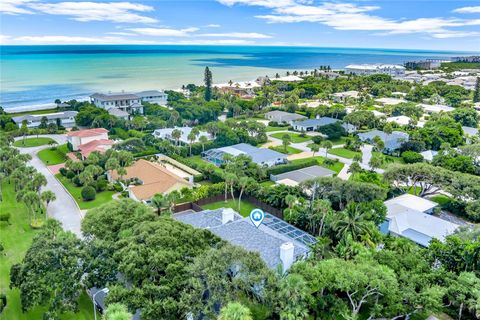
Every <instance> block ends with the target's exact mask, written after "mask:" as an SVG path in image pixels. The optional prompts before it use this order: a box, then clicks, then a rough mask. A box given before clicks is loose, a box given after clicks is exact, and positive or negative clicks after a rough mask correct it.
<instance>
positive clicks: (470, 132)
mask: <svg viewBox="0 0 480 320" xmlns="http://www.w3.org/2000/svg"><path fill="white" fill-rule="evenodd" d="M462 129H463V132H464V133H465V135H468V136H476V135H478V129H477V128H472V127H462Z"/></svg>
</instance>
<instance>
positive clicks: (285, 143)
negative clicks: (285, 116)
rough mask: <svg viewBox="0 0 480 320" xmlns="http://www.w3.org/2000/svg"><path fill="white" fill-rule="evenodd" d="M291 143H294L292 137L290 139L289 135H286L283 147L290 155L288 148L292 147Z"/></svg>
mask: <svg viewBox="0 0 480 320" xmlns="http://www.w3.org/2000/svg"><path fill="white" fill-rule="evenodd" d="M291 141H292V137H290V135H289V134H288V133H285V134H284V135H283V136H282V145H283V149H284V150H285V153H288V151H287V148H288V146H289V145H290V142H291Z"/></svg>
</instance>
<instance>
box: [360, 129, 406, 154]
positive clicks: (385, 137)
mask: <svg viewBox="0 0 480 320" xmlns="http://www.w3.org/2000/svg"><path fill="white" fill-rule="evenodd" d="M358 137H359V138H360V140H361V141H363V142H367V143H373V140H374V138H375V137H379V138H380V139H381V140H382V141H383V143H384V144H385V149H384V151H385V152H388V153H391V152H394V151H396V150H398V149H400V147H401V146H402V144H403V143H404V142H407V141H408V139H409V137H410V136H409V134H408V133H405V132H401V131H393V132H392V133H391V134H386V133H385V132H383V131H380V130H371V131H368V132H362V133H359V134H358Z"/></svg>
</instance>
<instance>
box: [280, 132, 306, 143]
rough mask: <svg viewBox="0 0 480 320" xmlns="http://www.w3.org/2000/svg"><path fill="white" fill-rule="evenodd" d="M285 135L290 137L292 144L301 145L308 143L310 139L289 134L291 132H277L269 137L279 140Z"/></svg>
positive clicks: (296, 134)
mask: <svg viewBox="0 0 480 320" xmlns="http://www.w3.org/2000/svg"><path fill="white" fill-rule="evenodd" d="M285 134H288V135H289V136H290V141H291V142H293V143H301V142H305V141H309V140H311V139H312V137H309V136H305V137H301V136H300V134H298V133H291V132H278V133H274V134H272V135H271V136H272V137H274V138H277V139H280V140H281V139H282V137H283V136H284V135H285Z"/></svg>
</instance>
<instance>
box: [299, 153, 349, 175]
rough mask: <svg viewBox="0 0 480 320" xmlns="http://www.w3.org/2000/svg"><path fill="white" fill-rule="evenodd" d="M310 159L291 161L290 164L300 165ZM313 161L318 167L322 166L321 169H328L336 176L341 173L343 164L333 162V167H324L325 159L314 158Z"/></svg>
mask: <svg viewBox="0 0 480 320" xmlns="http://www.w3.org/2000/svg"><path fill="white" fill-rule="evenodd" d="M310 159H311V158H306V159H297V160H292V161H290V163H292V164H298V163H302V162H305V161H308V160H310ZM314 159H315V160H317V163H318V165H319V166H322V167H324V168H327V169H330V170H332V171H335V172H336V173H337V174H338V173H339V172H340V171H342V169H343V166H344V164H343V163H342V162H340V161H338V162H335V163H334V164H333V165H331V166H328V165H326V164H325V163H324V161H325V159H326V158H325V157H321V156H316V157H314Z"/></svg>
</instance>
